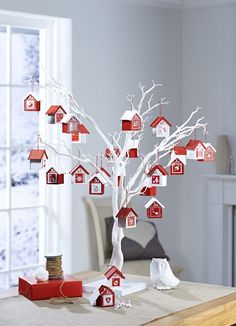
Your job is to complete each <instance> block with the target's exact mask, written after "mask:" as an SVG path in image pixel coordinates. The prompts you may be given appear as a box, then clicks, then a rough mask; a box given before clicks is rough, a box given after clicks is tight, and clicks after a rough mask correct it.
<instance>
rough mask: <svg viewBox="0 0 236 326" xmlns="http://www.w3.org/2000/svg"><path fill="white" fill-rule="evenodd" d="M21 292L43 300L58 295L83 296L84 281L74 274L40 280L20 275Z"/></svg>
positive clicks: (32, 298)
mask: <svg viewBox="0 0 236 326" xmlns="http://www.w3.org/2000/svg"><path fill="white" fill-rule="evenodd" d="M18 289H19V293H20V294H23V295H24V296H25V297H26V298H28V299H30V300H43V299H50V298H58V297H62V296H65V297H82V281H80V280H78V279H77V278H75V277H74V276H72V275H67V274H65V275H64V279H60V280H48V281H45V282H38V281H37V280H36V279H35V278H34V276H29V277H19V288H18Z"/></svg>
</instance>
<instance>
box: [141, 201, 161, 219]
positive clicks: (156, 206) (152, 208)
mask: <svg viewBox="0 0 236 326" xmlns="http://www.w3.org/2000/svg"><path fill="white" fill-rule="evenodd" d="M145 208H146V210H147V217H149V218H162V210H163V208H165V207H164V205H162V204H161V203H160V202H159V201H158V200H157V199H156V198H151V199H150V200H149V201H148V202H147V204H146V205H145Z"/></svg>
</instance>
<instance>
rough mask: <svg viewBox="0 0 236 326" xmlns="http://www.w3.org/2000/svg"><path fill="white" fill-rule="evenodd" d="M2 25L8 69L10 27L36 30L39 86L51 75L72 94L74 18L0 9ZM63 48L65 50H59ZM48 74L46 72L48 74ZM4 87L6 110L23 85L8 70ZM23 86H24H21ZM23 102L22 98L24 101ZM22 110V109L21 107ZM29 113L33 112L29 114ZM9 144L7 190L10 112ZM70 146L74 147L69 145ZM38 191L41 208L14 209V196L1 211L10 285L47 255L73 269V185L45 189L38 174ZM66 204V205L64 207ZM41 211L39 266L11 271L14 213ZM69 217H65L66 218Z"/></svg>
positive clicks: (44, 133) (46, 134)
mask: <svg viewBox="0 0 236 326" xmlns="http://www.w3.org/2000/svg"><path fill="white" fill-rule="evenodd" d="M0 25H5V26H6V28H7V33H6V34H7V38H8V39H7V44H8V46H7V60H8V61H7V66H8V67H11V45H10V44H11V28H12V27H13V26H14V27H19V28H30V29H37V30H39V33H40V49H39V52H40V66H42V67H44V71H45V72H43V73H42V71H40V85H46V84H47V83H48V76H53V77H55V78H57V79H58V80H60V81H62V82H63V85H64V86H65V87H66V88H67V89H68V90H69V91H71V87H72V60H71V56H72V53H71V52H72V41H71V37H72V33H71V30H72V25H71V19H68V18H58V17H50V16H41V15H33V14H27V13H19V12H10V11H4V10H0ZM62 47H63V51H59V49H60V48H62ZM46 72H47V73H46ZM0 86H1V87H4V86H5V87H6V92H7V101H8V102H7V108H10V107H11V92H12V87H21V86H20V85H14V84H13V83H12V80H11V71H9V69H8V71H7V80H6V84H3V83H1V84H0ZM22 87H24V86H22ZM40 98H43V99H44V101H45V103H44V104H45V108H44V109H46V107H47V106H48V105H49V104H51V103H52V102H53V101H57V100H60V99H59V98H58V99H57V96H56V95H55V94H52V93H49V91H48V90H47V89H46V88H44V87H42V88H40ZM22 102H23V99H22ZM22 109H23V106H22ZM44 109H43V110H42V109H41V111H40V112H39V133H40V135H41V137H42V138H43V139H45V140H46V142H47V143H51V142H52V141H51V140H52V139H56V138H59V136H60V133H59V131H58V129H57V130H55V129H54V130H50V129H49V128H48V126H47V121H46V120H47V119H46V118H45V110H44ZM29 114H30V113H29ZM6 119H7V126H8V127H7V131H6V132H7V143H6V145H5V146H4V147H3V148H2V149H5V150H6V153H8V154H7V155H8V157H7V160H8V164H6V165H7V168H8V171H7V175H8V179H7V187H8V190H9V188H11V178H10V176H11V163H10V159H11V154H10V151H11V149H12V148H13V147H12V146H11V140H10V139H11V122H10V121H11V110H7V117H6ZM67 146H71V145H70V144H67ZM58 160H60V164H61V165H62V164H63V166H64V167H66V168H68V169H69V168H70V162H68V160H65V159H63V158H60V159H58ZM39 174H40V177H39V189H40V194H39V196H40V198H39V200H40V201H39V205H37V206H36V205H35V206H32V207H30V206H27V207H26V206H25V207H23V206H22V207H17V208H12V207H11V203H10V200H11V194H10V192H9V196H8V201H9V202H8V207H7V208H6V209H4V208H3V209H0V212H8V214H9V217H8V248H7V249H8V255H9V257H8V259H7V269H5V270H0V275H4V274H5V275H6V274H7V275H8V282H9V284H8V285H9V286H10V277H11V272H15V271H19V270H28V269H30V268H32V267H37V266H40V265H42V264H44V255H45V254H46V253H49V252H51V253H55V252H61V253H62V254H64V256H65V257H67V258H66V259H65V262H64V268H65V269H66V270H68V272H70V269H71V261H72V260H71V244H70V243H69V242H68V239H69V238H70V237H71V221H70V219H71V186H70V184H69V183H68V182H65V184H64V187H63V188H59V187H58V186H53V187H52V186H49V187H46V186H45V184H46V180H45V179H46V177H45V175H43V174H42V173H41V171H40V172H39ZM64 203H66V204H64ZM30 208H38V209H39V229H40V235H41V238H39V259H40V261H39V264H36V265H30V266H29V265H27V266H22V267H19V268H12V266H11V254H10V253H11V211H12V210H16V209H17V210H18V209H30ZM65 217H66V218H65Z"/></svg>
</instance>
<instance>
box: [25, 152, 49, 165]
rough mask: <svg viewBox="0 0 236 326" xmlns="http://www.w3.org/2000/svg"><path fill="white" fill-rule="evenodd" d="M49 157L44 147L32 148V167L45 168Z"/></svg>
mask: <svg viewBox="0 0 236 326" xmlns="http://www.w3.org/2000/svg"><path fill="white" fill-rule="evenodd" d="M47 159H48V156H47V153H46V151H45V150H44V149H32V150H31V151H30V154H29V157H28V160H29V161H30V169H31V170H37V169H43V168H45V167H46V161H47Z"/></svg>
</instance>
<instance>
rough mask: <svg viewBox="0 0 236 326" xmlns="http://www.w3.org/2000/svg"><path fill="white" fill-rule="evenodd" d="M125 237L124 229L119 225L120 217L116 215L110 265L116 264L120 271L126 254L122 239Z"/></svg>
mask: <svg viewBox="0 0 236 326" xmlns="http://www.w3.org/2000/svg"><path fill="white" fill-rule="evenodd" d="M123 238H124V232H123V229H122V228H120V227H119V226H118V218H117V217H115V218H114V224H113V229H112V239H114V242H112V245H113V250H112V256H111V260H110V265H112V266H113V265H114V266H116V267H117V268H118V269H119V270H120V271H121V270H122V267H123V263H124V255H123V252H122V250H121V241H122V239H123Z"/></svg>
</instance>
